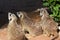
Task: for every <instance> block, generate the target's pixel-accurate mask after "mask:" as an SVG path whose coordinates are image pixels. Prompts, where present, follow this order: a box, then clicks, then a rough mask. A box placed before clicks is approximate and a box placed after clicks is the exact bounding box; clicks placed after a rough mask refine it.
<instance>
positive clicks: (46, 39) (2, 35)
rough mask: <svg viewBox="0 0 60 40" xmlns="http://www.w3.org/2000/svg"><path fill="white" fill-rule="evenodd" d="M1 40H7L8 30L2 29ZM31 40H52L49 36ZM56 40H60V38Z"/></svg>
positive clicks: (0, 30)
mask: <svg viewBox="0 0 60 40" xmlns="http://www.w3.org/2000/svg"><path fill="white" fill-rule="evenodd" d="M0 40H7V28H4V29H0ZM29 40H51V39H50V38H49V37H47V36H44V35H40V36H36V37H34V38H30V39H29ZM55 40H60V36H59V37H58V38H57V39H55Z"/></svg>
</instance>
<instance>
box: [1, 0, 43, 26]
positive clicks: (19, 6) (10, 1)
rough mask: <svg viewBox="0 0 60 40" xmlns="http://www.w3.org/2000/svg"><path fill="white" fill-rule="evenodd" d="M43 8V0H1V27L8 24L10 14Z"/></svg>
mask: <svg viewBox="0 0 60 40" xmlns="http://www.w3.org/2000/svg"><path fill="white" fill-rule="evenodd" d="M41 7H43V6H42V0H0V27H1V26H2V25H4V24H6V23H8V12H13V13H14V12H17V11H27V12H29V11H33V10H35V9H37V8H41Z"/></svg>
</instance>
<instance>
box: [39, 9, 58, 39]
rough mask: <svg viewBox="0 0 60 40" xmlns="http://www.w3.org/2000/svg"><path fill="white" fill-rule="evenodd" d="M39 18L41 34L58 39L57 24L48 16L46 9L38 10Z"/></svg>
mask: <svg viewBox="0 0 60 40" xmlns="http://www.w3.org/2000/svg"><path fill="white" fill-rule="evenodd" d="M40 16H41V24H40V25H41V26H42V29H43V34H47V36H52V39H54V38H56V37H58V33H57V28H58V25H57V23H56V22H55V21H54V20H53V19H52V18H51V17H50V16H49V13H48V12H47V11H46V9H43V8H42V9H40Z"/></svg>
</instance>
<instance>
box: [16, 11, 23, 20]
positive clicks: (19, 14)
mask: <svg viewBox="0 0 60 40" xmlns="http://www.w3.org/2000/svg"><path fill="white" fill-rule="evenodd" d="M17 15H18V17H19V19H21V20H23V18H24V14H23V12H17Z"/></svg>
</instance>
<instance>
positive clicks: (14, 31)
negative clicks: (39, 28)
mask: <svg viewBox="0 0 60 40" xmlns="http://www.w3.org/2000/svg"><path fill="white" fill-rule="evenodd" d="M8 19H9V24H8V28H7V29H8V33H7V34H8V40H25V35H24V33H23V32H22V30H21V25H18V24H17V17H16V16H15V15H14V14H12V13H10V12H9V13H8Z"/></svg>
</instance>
